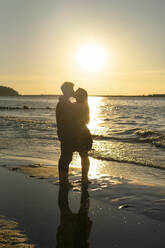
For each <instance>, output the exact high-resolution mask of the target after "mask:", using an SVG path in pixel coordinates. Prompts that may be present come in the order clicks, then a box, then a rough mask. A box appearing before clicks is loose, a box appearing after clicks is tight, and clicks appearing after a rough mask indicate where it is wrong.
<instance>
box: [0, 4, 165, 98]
mask: <svg viewBox="0 0 165 248" xmlns="http://www.w3.org/2000/svg"><path fill="white" fill-rule="evenodd" d="M164 13H165V1H164V0H83V1H82V0H0V85H4V86H8V87H13V88H14V89H16V90H18V91H19V93H20V94H59V93H60V85H61V84H62V83H63V82H64V81H72V82H73V83H74V84H75V89H77V88H78V87H82V88H85V89H86V90H87V91H88V92H89V94H93V95H95V94H96V95H102V94H105V95H108V94H109V95H147V94H159V93H165V45H164V44H165V31H164V30H165V28H164V27H165V15H164ZM93 47H94V48H93Z"/></svg>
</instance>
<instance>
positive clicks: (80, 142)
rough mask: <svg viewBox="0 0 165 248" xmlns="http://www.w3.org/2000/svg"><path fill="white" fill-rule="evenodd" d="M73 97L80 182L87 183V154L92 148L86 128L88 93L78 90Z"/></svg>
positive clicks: (88, 163) (90, 137)
mask: <svg viewBox="0 0 165 248" xmlns="http://www.w3.org/2000/svg"><path fill="white" fill-rule="evenodd" d="M74 97H75V99H76V103H75V104H72V106H73V113H74V117H75V119H74V120H73V122H74V134H75V137H74V138H75V146H76V151H78V152H79V154H80V157H81V166H82V182H83V183H88V171H89V165H90V162H89V158H88V152H89V150H90V149H91V148H92V136H91V133H90V131H89V129H88V127H87V124H88V123H89V106H88V93H87V91H86V90H84V89H82V88H79V89H78V90H77V91H76V92H75V94H74Z"/></svg>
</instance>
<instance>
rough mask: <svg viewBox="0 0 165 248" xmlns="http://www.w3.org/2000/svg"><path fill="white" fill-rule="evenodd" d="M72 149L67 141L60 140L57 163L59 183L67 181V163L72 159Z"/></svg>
mask: <svg viewBox="0 0 165 248" xmlns="http://www.w3.org/2000/svg"><path fill="white" fill-rule="evenodd" d="M72 156H73V149H71V146H69V145H68V144H67V143H63V142H61V156H60V159H59V163H58V170H59V179H60V183H68V171H69V164H70V162H71V161H72Z"/></svg>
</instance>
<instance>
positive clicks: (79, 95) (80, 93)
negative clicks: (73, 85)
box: [74, 88, 88, 103]
mask: <svg viewBox="0 0 165 248" xmlns="http://www.w3.org/2000/svg"><path fill="white" fill-rule="evenodd" d="M74 97H75V98H76V101H77V102H78V103H85V102H87V101H88V93H87V91H86V90H84V89H82V88H78V90H76V92H75V93H74Z"/></svg>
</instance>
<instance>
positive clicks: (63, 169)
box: [56, 82, 75, 184]
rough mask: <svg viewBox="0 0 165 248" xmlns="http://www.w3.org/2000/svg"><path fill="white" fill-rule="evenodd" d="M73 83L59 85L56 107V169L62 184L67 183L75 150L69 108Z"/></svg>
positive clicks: (71, 117)
mask: <svg viewBox="0 0 165 248" xmlns="http://www.w3.org/2000/svg"><path fill="white" fill-rule="evenodd" d="M73 87H74V84H73V83H71V82H65V83H63V85H62V86H61V90H62V93H63V95H62V96H60V98H59V102H58V104H57V107H56V123H57V134H58V138H59V140H60V142H61V156H60V159H59V164H58V170H59V180H60V183H62V184H69V182H68V170H69V164H70V162H71V161H72V156H73V152H74V150H75V147H74V141H73V132H74V130H73V124H72V122H73V113H72V111H71V108H70V104H71V103H70V101H69V99H70V97H72V96H73V94H74V90H73Z"/></svg>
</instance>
